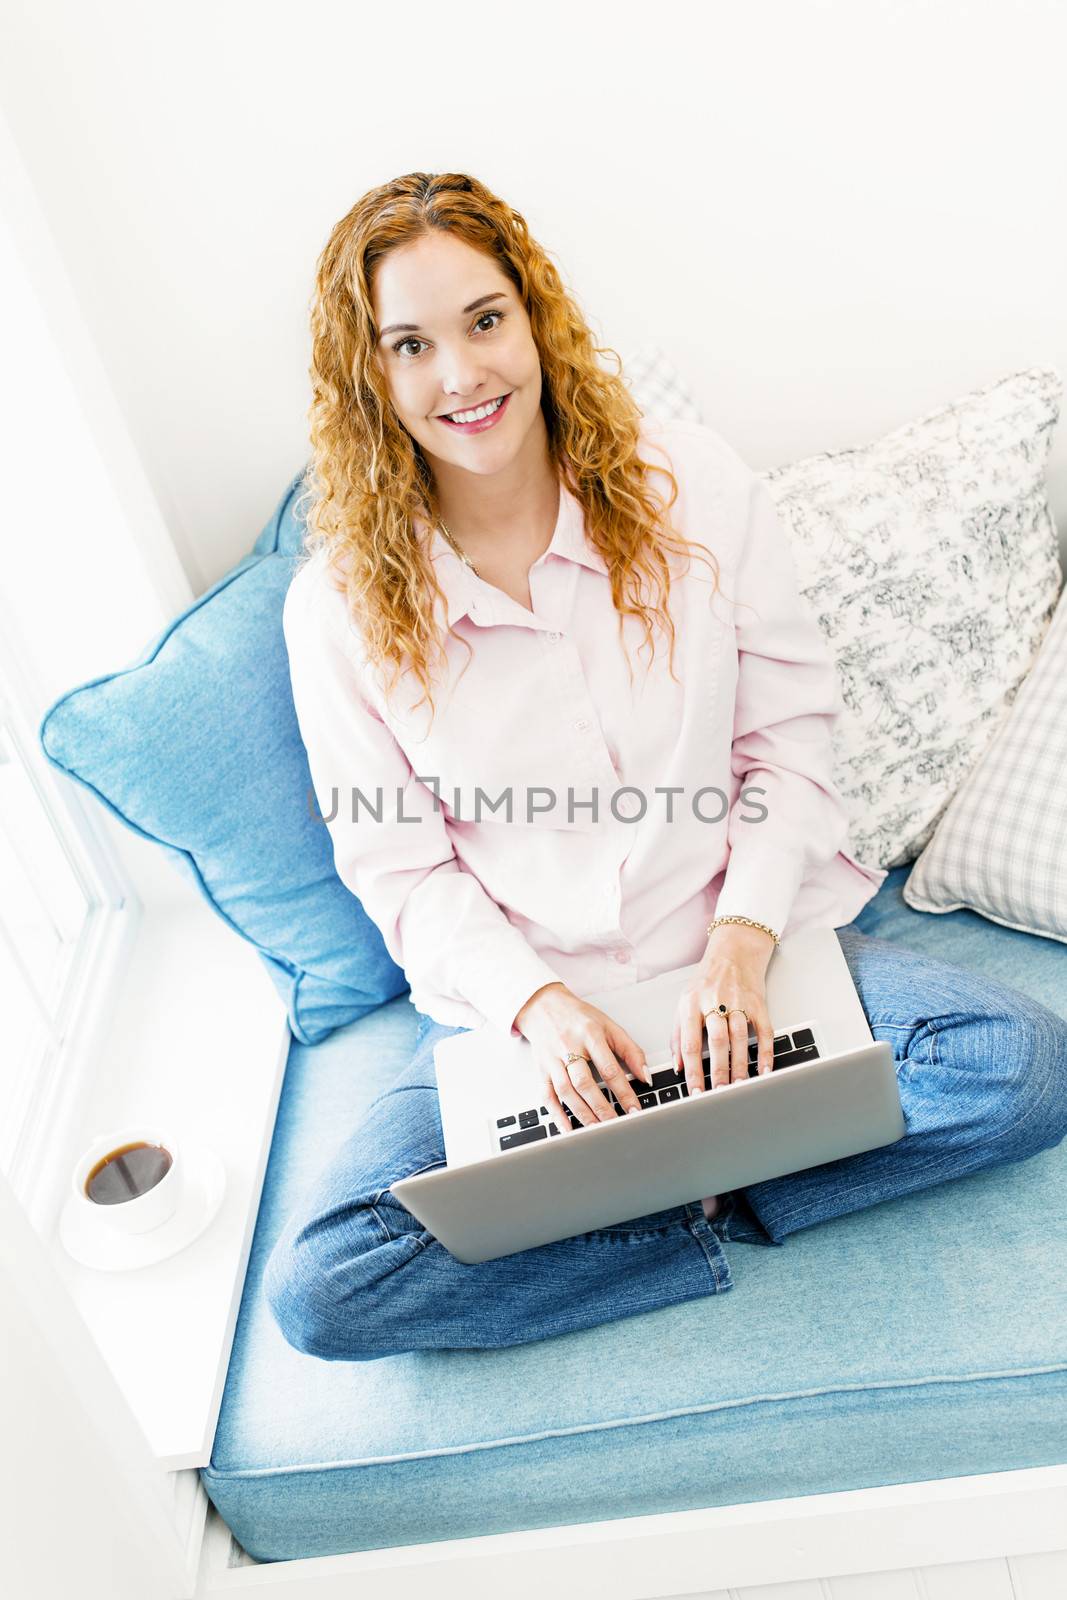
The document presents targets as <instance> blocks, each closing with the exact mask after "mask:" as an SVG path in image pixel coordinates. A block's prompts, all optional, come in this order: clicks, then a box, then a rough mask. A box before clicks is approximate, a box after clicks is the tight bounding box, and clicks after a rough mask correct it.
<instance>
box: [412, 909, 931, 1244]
mask: <svg viewBox="0 0 1067 1600" xmlns="http://www.w3.org/2000/svg"><path fill="white" fill-rule="evenodd" d="M696 970H697V967H696V963H694V964H693V965H692V966H688V967H679V968H677V969H675V970H674V971H671V972H664V973H660V974H659V975H658V976H657V977H654V978H648V979H645V980H644V981H642V982H640V983H636V984H633V985H631V986H630V987H624V988H617V989H608V990H603V991H601V992H598V993H596V994H590V995H586V996H583V998H585V999H588V1000H589V1001H591V1002H592V1004H593V1005H596V1006H598V1007H599V1008H600V1009H601V1010H602V1011H604V1012H605V1013H606V1014H607V1015H608V1016H609V1017H612V1018H613V1019H614V1020H615V1021H617V1022H619V1023H621V1024H622V1026H623V1027H624V1028H625V1029H626V1030H627V1032H628V1033H629V1034H630V1036H631V1037H632V1038H633V1039H635V1040H636V1041H637V1043H638V1044H639V1045H640V1046H641V1048H642V1050H643V1051H644V1053H645V1058H646V1063H647V1065H648V1067H649V1069H650V1075H651V1079H652V1087H651V1088H650V1087H649V1086H648V1085H647V1084H645V1083H643V1082H642V1081H641V1080H640V1079H639V1078H637V1077H636V1076H635V1075H634V1074H633V1073H632V1072H630V1070H629V1068H628V1067H626V1066H625V1064H623V1066H624V1070H625V1071H626V1073H627V1076H628V1078H629V1079H630V1083H631V1086H632V1088H633V1090H634V1093H635V1094H636V1095H637V1097H638V1099H639V1100H640V1102H641V1105H642V1111H641V1112H640V1113H639V1114H638V1115H636V1116H632V1117H631V1116H626V1115H625V1114H623V1112H622V1108H621V1107H620V1106H619V1104H618V1101H617V1100H616V1098H615V1096H614V1095H613V1094H612V1092H611V1090H610V1089H609V1088H608V1087H607V1086H606V1085H605V1084H604V1083H603V1080H602V1079H601V1077H600V1073H599V1071H598V1069H597V1068H596V1066H595V1064H594V1065H593V1067H592V1070H593V1075H594V1077H595V1078H596V1080H597V1083H598V1085H599V1087H600V1088H601V1089H602V1091H603V1092H604V1094H605V1096H606V1097H607V1098H608V1100H609V1101H610V1102H611V1103H612V1105H613V1106H614V1108H615V1111H616V1120H614V1121H611V1122H596V1123H594V1124H591V1125H583V1124H582V1123H580V1122H578V1121H577V1119H575V1118H574V1117H573V1115H572V1114H571V1113H570V1112H569V1111H568V1117H569V1119H570V1121H571V1126H572V1129H574V1130H577V1131H572V1132H570V1133H568V1134H566V1136H564V1135H563V1134H562V1132H561V1130H559V1129H558V1128H557V1127H556V1126H555V1124H554V1123H553V1121H552V1119H551V1118H550V1117H549V1115H548V1112H547V1110H546V1108H545V1106H544V1105H543V1104H542V1099H541V1085H540V1078H539V1076H538V1073H537V1071H536V1069H535V1067H534V1063H533V1048H532V1046H531V1045H530V1043H529V1042H528V1041H527V1040H526V1039H513V1038H511V1037H510V1035H504V1034H502V1033H501V1032H500V1030H499V1029H497V1028H495V1027H494V1026H492V1025H491V1024H485V1025H484V1026H482V1027H481V1028H477V1029H475V1030H473V1031H471V1032H469V1033H462V1034H455V1035H453V1036H451V1037H450V1038H447V1039H442V1040H441V1042H440V1043H439V1044H438V1045H437V1046H436V1048H435V1051H434V1061H435V1065H436V1070H437V1087H438V1094H439V1099H440V1111H441V1127H442V1132H443V1134H444V1148H445V1161H446V1164H445V1165H444V1166H443V1167H442V1166H437V1167H435V1168H433V1169H431V1170H429V1171H426V1172H420V1173H418V1174H416V1175H415V1176H413V1177H410V1178H405V1179H403V1180H402V1181H400V1182H398V1183H394V1184H393V1185H392V1186H391V1192H392V1193H393V1194H394V1195H395V1196H396V1197H397V1199H398V1200H400V1202H401V1203H402V1204H403V1205H404V1206H405V1207H406V1208H407V1209H408V1210H409V1211H410V1212H411V1213H412V1215H413V1216H415V1217H417V1218H418V1220H419V1221H420V1222H421V1223H422V1225H423V1226H424V1227H425V1228H428V1229H429V1231H430V1232H431V1233H432V1234H433V1235H434V1237H435V1238H437V1239H438V1240H439V1241H440V1242H441V1243H442V1244H443V1245H444V1247H445V1249H446V1250H448V1251H450V1253H451V1254H452V1255H453V1256H455V1258H456V1259H457V1260H458V1261H463V1262H468V1263H472V1262H475V1261H489V1260H492V1259H494V1258H495V1257H498V1256H508V1255H515V1254H517V1253H518V1252H519V1251H520V1250H529V1249H532V1248H533V1247H534V1246H537V1245H542V1244H551V1243H552V1242H553V1241H555V1240H557V1239H567V1238H570V1237H571V1236H572V1235H574V1234H578V1233H586V1232H588V1231H589V1230H590V1229H593V1228H606V1227H611V1226H613V1225H615V1224H621V1223H625V1222H627V1221H629V1220H630V1219H631V1218H635V1217H644V1216H647V1215H649V1214H650V1213H653V1212H657V1211H662V1210H665V1209H666V1208H668V1207H670V1206H676V1205H683V1204H685V1203H687V1202H689V1201H692V1200H694V1199H697V1200H699V1198H700V1197H701V1196H703V1195H710V1194H724V1193H726V1191H727V1190H730V1189H738V1188H742V1187H744V1186H745V1185H746V1184H750V1183H758V1182H760V1181H761V1180H762V1179H765V1178H776V1177H779V1176H780V1175H781V1174H783V1173H788V1172H799V1171H801V1170H802V1169H804V1168H806V1167H816V1166H821V1165H822V1163H823V1162H826V1161H835V1160H837V1159H838V1158H839V1157H842V1156H850V1155H857V1154H859V1153H860V1152H861V1151H863V1150H873V1149H876V1148H878V1147H879V1146H881V1145H886V1144H892V1143H893V1142H894V1141H895V1140H897V1139H900V1138H902V1137H903V1135H904V1132H905V1124H904V1113H903V1110H902V1108H901V1104H900V1093H899V1090H898V1088H897V1080H896V1071H895V1068H894V1063H893V1055H892V1051H891V1049H890V1046H889V1044H888V1043H887V1042H885V1041H884V1040H883V1041H877V1040H875V1039H874V1038H873V1036H872V1034H871V1030H870V1028H869V1026H868V1024H867V1018H866V1016H865V1014H864V1011H863V1007H862V1005H861V1003H860V997H859V995H858V993H857V992H856V986H855V984H854V983H853V981H852V976H851V974H850V972H849V970H848V964H847V962H846V961H845V957H844V953H843V952H842V949H841V946H840V943H839V942H838V938H837V934H836V933H835V931H834V929H833V928H805V929H801V930H800V931H799V932H797V933H793V934H790V935H788V937H785V938H783V939H782V941H781V943H780V944H779V945H778V946H776V948H775V950H774V953H773V954H772V956H771V958H770V961H769V962H768V965H767V971H766V994H767V1007H768V1012H769V1015H770V1020H771V1024H772V1026H773V1028H774V1071H773V1072H771V1073H768V1074H765V1075H764V1076H763V1077H759V1076H758V1075H757V1073H756V1039H755V1034H754V1031H753V1030H752V1029H751V1028H750V1029H749V1077H748V1078H747V1079H741V1080H740V1081H738V1082H736V1083H734V1082H731V1083H729V1084H726V1085H723V1086H720V1087H719V1088H717V1089H715V1090H714V1091H712V1092H711V1093H705V1094H702V1095H697V1096H695V1097H692V1096H690V1094H689V1090H688V1087H687V1085H686V1084H685V1076H684V1073H682V1072H676V1071H675V1070H674V1069H673V1067H672V1064H671V1059H670V1056H671V1052H670V1036H671V1032H672V1028H673V1023H674V1015H675V1010H676V1007H677V1003H678V995H679V993H680V991H681V987H682V984H683V983H684V981H685V980H686V978H687V977H689V975H690V974H691V973H693V972H695V971H696ZM703 1054H704V1086H705V1089H706V1090H707V1089H710V1088H711V1079H710V1069H709V1060H708V1044H707V1036H706V1035H705V1037H704V1051H703Z"/></svg>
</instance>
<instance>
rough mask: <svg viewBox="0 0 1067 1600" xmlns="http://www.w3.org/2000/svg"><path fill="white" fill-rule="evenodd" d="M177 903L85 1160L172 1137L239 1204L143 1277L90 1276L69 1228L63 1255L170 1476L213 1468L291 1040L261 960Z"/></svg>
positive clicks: (124, 1002)
mask: <svg viewBox="0 0 1067 1600" xmlns="http://www.w3.org/2000/svg"><path fill="white" fill-rule="evenodd" d="M172 890H173V892H172V893H171V894H170V895H168V897H167V898H166V899H163V900H160V901H157V902H154V903H153V904H151V905H149V906H148V907H146V908H145V909H144V911H143V913H142V916H141V921H140V926H139V927H138V929H137V933H136V937H135V940H134V944H133V949H132V952H131V954H130V957H129V961H128V966H127V969H126V971H125V973H124V975H123V977H122V979H121V980H120V982H119V985H118V990H117V997H116V1003H115V1010H114V1013H113V1016H112V1018H111V1019H110V1021H109V1023H108V1026H107V1028H106V1031H105V1036H104V1040H103V1044H102V1051H103V1054H102V1056H101V1059H100V1062H99V1066H98V1070H97V1071H96V1072H95V1073H94V1075H93V1082H92V1085H91V1087H90V1088H89V1090H88V1093H87V1098H86V1102H85V1105H84V1107H83V1108H82V1109H81V1113H80V1128H79V1130H78V1131H79V1134H82V1135H84V1137H81V1139H80V1148H81V1147H84V1146H85V1145H87V1144H89V1142H90V1141H91V1140H92V1139H93V1138H94V1136H95V1135H96V1133H97V1132H106V1131H108V1130H109V1129H112V1128H121V1127H123V1126H125V1125H127V1124H129V1123H133V1122H140V1121H147V1122H154V1123H158V1124H160V1125H161V1126H162V1127H164V1128H173V1129H174V1132H175V1136H176V1137H177V1138H178V1139H179V1140H181V1139H182V1137H183V1135H184V1136H185V1137H186V1138H188V1139H189V1140H195V1141H196V1142H198V1143H201V1144H207V1145H210V1146H211V1147H212V1148H213V1149H214V1150H215V1151H216V1152H217V1153H218V1154H219V1156H220V1157H221V1158H222V1160H223V1162H224V1164H225V1168H226V1194H225V1198H224V1200H223V1202H222V1206H221V1209H220V1210H219V1212H218V1214H217V1216H216V1217H215V1219H214V1221H213V1222H212V1223H211V1224H210V1225H209V1227H208V1228H207V1230H206V1231H205V1232H204V1233H203V1234H201V1236H200V1237H199V1238H198V1239H196V1240H195V1241H194V1242H193V1243H192V1244H190V1245H188V1246H187V1247H186V1248H185V1249H184V1250H181V1251H179V1252H178V1253H177V1254H175V1255H173V1256H171V1257H170V1258H169V1259H168V1260H166V1261H162V1262H159V1263H157V1264H155V1265H152V1266H147V1267H141V1268H139V1269H137V1270H136V1271H129V1272H100V1271H96V1270H94V1269H92V1268H89V1267H85V1266H82V1265H81V1264H79V1263H78V1262H76V1261H74V1260H73V1259H72V1258H71V1257H70V1256H69V1255H68V1254H67V1252H66V1250H65V1249H64V1247H63V1245H62V1242H61V1240H60V1237H59V1234H58V1228H57V1229H55V1230H53V1232H52V1235H51V1238H50V1241H49V1242H50V1248H51V1253H52V1257H53V1259H54V1261H55V1264H56V1267H57V1270H58V1271H59V1273H60V1275H61V1277H62V1279H63V1281H64V1283H65V1284H66V1286H67V1288H68V1290H69V1292H70V1294H71V1296H72V1298H73V1300H74V1303H75V1305H76V1306H77V1308H78V1310H79V1312H80V1313H81V1315H82V1316H83V1318H84V1319H85V1322H86V1323H87V1325H88V1327H89V1329H90V1331H91V1332H92V1334H93V1336H94V1338H95V1339H96V1342H97V1344H98V1345H99V1347H100V1349H101V1351H102V1353H103V1355H104V1357H105V1359H106V1360H107V1362H108V1365H109V1366H110V1368H111V1370H112V1372H113V1373H114V1375H115V1378H116V1380H117V1381H118V1384H119V1386H120V1388H121V1389H122V1391H123V1393H124V1394H125V1396H126V1398H127V1400H128V1402H129V1404H130V1407H131V1409H132V1410H133V1412H134V1415H135V1416H136V1417H137V1420H138V1422H139V1423H140V1425H141V1427H142V1428H143V1430H144V1432H145V1435H146V1437H147V1439H148V1442H149V1445H150V1447H151V1449H152V1451H153V1453H154V1455H155V1456H156V1458H157V1460H158V1461H159V1463H160V1465H161V1466H162V1467H164V1468H165V1469H167V1470H171V1471H173V1470H177V1469H180V1468H185V1467H198V1466H203V1465H204V1464H205V1463H206V1462H207V1461H208V1459H209V1456H210V1451H211V1443H212V1440H213V1438H214V1433H215V1425H216V1422H217V1420H218V1412H219V1406H220V1404H221V1400H222V1390H223V1386H224V1383H225V1377H226V1367H227V1363H228V1361H229V1354H230V1346H231V1343H232V1340H233V1332H234V1328H235V1326H236V1321H237V1312H238V1308H239V1306H240V1300H241V1291H242V1288H243V1285H244V1275H245V1268H246V1266H247V1263H248V1255H249V1251H250V1249H251V1243H252V1234H253V1231H254V1228H255V1221H256V1215H257V1211H258V1207H259V1196H260V1189H261V1186H262V1182H263V1174H264V1171H265V1168H266V1162H267V1156H268V1154H269V1150H270V1141H271V1135H272V1132H273V1128H274V1118H275V1113H276V1110H277V1105H278V1096H279V1093H280V1090H281V1084H282V1078H283V1076H284V1071H285V1063H286V1059H287V1055H288V1049H289V1044H290V1040H291V1035H290V1032H289V1024H288V1020H287V1018H286V1015H285V1009H284V1006H283V1005H282V1002H281V999H280V997H279V996H278V993H277V991H276V990H275V988H274V986H273V984H272V982H271V980H270V978H269V976H268V974H267V972H266V969H265V968H264V966H263V965H262V963H261V961H260V959H259V957H258V955H257V954H256V952H255V950H254V949H253V947H252V946H251V945H250V944H249V943H247V941H245V940H243V939H241V938H240V937H239V936H238V935H237V934H235V933H234V932H233V930H232V929H230V928H228V927H227V926H226V925H225V924H224V923H223V922H222V921H221V920H220V919H219V917H218V916H216V914H215V913H214V912H213V911H211V910H210V909H209V907H208V906H207V905H206V904H205V903H204V902H203V901H202V900H201V899H200V897H199V896H198V895H197V894H196V891H195V890H194V889H193V888H192V887H191V886H186V885H185V884H184V883H182V882H181V881H180V880H179V881H178V882H176V883H174V884H173V885H172ZM79 1153H80V1149H79ZM57 1221H58V1217H57Z"/></svg>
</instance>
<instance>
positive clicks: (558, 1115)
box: [543, 1079, 574, 1133]
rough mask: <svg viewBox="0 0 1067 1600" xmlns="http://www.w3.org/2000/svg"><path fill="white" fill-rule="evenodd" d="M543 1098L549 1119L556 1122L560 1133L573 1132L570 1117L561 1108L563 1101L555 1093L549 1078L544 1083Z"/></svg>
mask: <svg viewBox="0 0 1067 1600" xmlns="http://www.w3.org/2000/svg"><path fill="white" fill-rule="evenodd" d="M543 1098H544V1102H545V1110H546V1111H547V1112H548V1115H549V1117H550V1118H551V1120H552V1121H553V1122H554V1123H555V1124H556V1127H557V1128H558V1129H559V1131H560V1133H573V1132H574V1129H573V1128H572V1127H571V1119H570V1117H569V1116H568V1115H567V1113H566V1111H565V1110H564V1109H563V1102H562V1100H561V1099H560V1097H559V1095H558V1094H557V1093H556V1090H555V1086H554V1085H553V1083H552V1081H551V1079H550V1080H549V1082H548V1083H546V1084H545V1085H544V1090H543Z"/></svg>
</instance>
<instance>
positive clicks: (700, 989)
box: [671, 923, 775, 1095]
mask: <svg viewBox="0 0 1067 1600" xmlns="http://www.w3.org/2000/svg"><path fill="white" fill-rule="evenodd" d="M774 949H775V945H774V940H773V939H771V937H770V936H769V934H766V933H763V932H762V931H761V930H760V929H759V928H748V927H746V926H745V925H744V924H743V923H724V924H723V925H722V927H719V928H716V929H714V931H713V932H712V934H711V936H710V937H709V939H708V946H707V949H706V951H705V953H704V956H703V958H702V959H701V962H700V965H699V968H698V969H697V971H696V972H695V973H694V974H693V976H692V977H691V978H690V979H689V980H688V981H687V983H686V985H685V987H684V988H683V990H682V992H681V994H680V995H679V997H678V1007H677V1011H676V1013H675V1021H674V1031H673V1033H672V1034H671V1058H672V1060H673V1062H674V1065H675V1067H676V1068H684V1070H685V1080H686V1083H687V1084H688V1086H689V1093H690V1095H694V1094H702V1093H703V1091H704V1063H703V1058H702V1052H703V1045H704V1017H705V1016H706V1014H707V1013H708V1012H709V1011H710V1012H712V1013H714V1011H715V1007H716V1006H717V1005H719V1004H720V1002H721V1003H722V1004H724V1005H726V1006H729V1007H731V1008H733V1007H734V1006H737V1007H739V1008H740V1009H739V1010H737V1011H733V1012H732V1015H731V1016H729V1017H721V1016H715V1015H712V1016H709V1017H708V1019H707V1032H708V1047H709V1060H710V1065H711V1086H712V1088H713V1089H717V1088H719V1087H720V1086H722V1085H725V1084H728V1083H731V1082H733V1083H741V1082H743V1081H744V1080H746V1079H747V1078H748V1075H749V1073H748V1034H749V1024H751V1026H752V1028H753V1030H754V1032H755V1035H756V1042H757V1044H758V1047H759V1054H758V1058H757V1065H758V1070H759V1072H760V1074H761V1075H766V1074H767V1073H769V1072H771V1071H772V1070H773V1066H774V1029H773V1028H772V1027H771V1019H770V1015H769V1014H768V1011H767V995H766V983H765V980H766V974H767V965H768V962H769V961H770V959H771V956H772V955H773V954H774ZM742 1011H745V1012H747V1013H748V1019H749V1020H748V1022H746V1021H745V1019H744V1017H743V1016H742V1015H741V1012H742Z"/></svg>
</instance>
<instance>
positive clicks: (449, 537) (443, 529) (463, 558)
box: [441, 521, 478, 577]
mask: <svg viewBox="0 0 1067 1600" xmlns="http://www.w3.org/2000/svg"><path fill="white" fill-rule="evenodd" d="M441 532H442V533H443V534H444V536H445V538H446V539H447V540H448V542H449V544H450V545H451V546H452V548H453V550H454V551H455V552H456V554H457V556H458V557H459V559H460V560H461V561H462V562H463V563H464V565H465V566H468V567H470V569H471V571H472V572H473V573H474V576H475V577H477V576H478V568H477V567H476V566H475V565H474V562H473V561H472V560H471V558H470V556H465V555H464V554H463V551H462V550H461V549H460V547H459V545H458V544H457V543H456V541H455V539H453V537H452V535H451V533H450V532H449V531H448V524H447V522H444V521H442V522H441Z"/></svg>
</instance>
